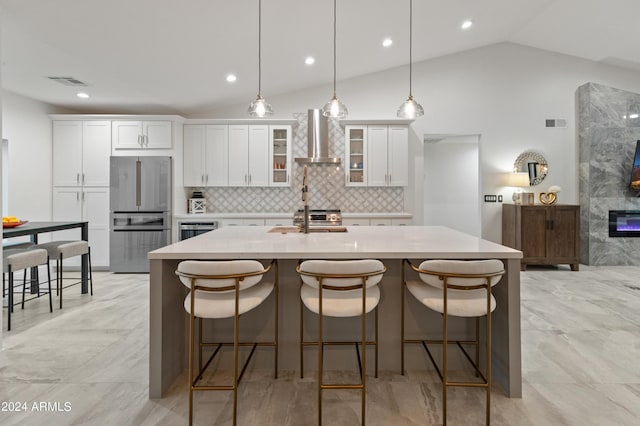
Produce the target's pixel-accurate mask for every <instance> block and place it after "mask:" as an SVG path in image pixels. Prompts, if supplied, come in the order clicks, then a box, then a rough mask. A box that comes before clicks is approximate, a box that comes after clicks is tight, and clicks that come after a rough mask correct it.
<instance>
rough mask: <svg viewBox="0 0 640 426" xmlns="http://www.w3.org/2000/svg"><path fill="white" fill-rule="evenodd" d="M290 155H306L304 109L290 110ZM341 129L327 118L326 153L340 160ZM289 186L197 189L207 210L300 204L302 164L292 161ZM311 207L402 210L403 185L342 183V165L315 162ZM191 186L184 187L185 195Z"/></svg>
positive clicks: (271, 209)
mask: <svg viewBox="0 0 640 426" xmlns="http://www.w3.org/2000/svg"><path fill="white" fill-rule="evenodd" d="M294 118H295V119H296V120H297V121H298V123H297V124H295V125H294V126H293V147H292V148H293V149H292V150H293V158H296V157H305V156H306V155H307V113H306V112H305V113H298V114H294ZM344 150H345V142H344V129H343V128H341V127H340V124H339V123H338V120H335V119H329V154H330V155H331V156H334V157H339V158H342V159H343V161H344ZM292 166H293V176H292V185H291V187H285V188H283V187H279V188H270V187H255V188H252V187H244V188H243V187H233V188H229V187H210V188H192V189H191V190H201V191H203V195H204V196H205V198H206V199H207V212H210V213H222V212H238V213H275V212H287V213H289V212H293V211H294V210H296V209H298V208H302V206H303V202H302V191H301V189H302V170H303V166H302V165H300V164H298V163H295V162H292ZM308 177H309V205H310V206H311V208H339V209H342V211H343V212H372V213H373V212H394V213H395V212H402V211H403V210H404V188H398V187H393V188H385V187H372V188H364V187H363V188H359V187H356V188H354V187H346V186H345V172H344V169H343V165H339V166H336V165H317V166H311V167H309V168H308ZM191 190H188V191H187V194H188V196H189V195H190V194H191Z"/></svg>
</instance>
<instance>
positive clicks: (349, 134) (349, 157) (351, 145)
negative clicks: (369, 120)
mask: <svg viewBox="0 0 640 426" xmlns="http://www.w3.org/2000/svg"><path fill="white" fill-rule="evenodd" d="M344 134H345V148H346V150H345V159H344V162H345V165H344V168H345V170H346V172H347V174H346V182H345V185H346V186H366V185H367V169H368V164H367V126H346V127H345V131H344Z"/></svg>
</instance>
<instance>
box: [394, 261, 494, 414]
mask: <svg viewBox="0 0 640 426" xmlns="http://www.w3.org/2000/svg"><path fill="white" fill-rule="evenodd" d="M405 265H409V266H410V268H411V269H412V270H413V271H415V272H417V273H418V276H419V278H420V279H418V280H416V279H406V278H405V271H404V270H405ZM502 275H504V265H503V264H502V262H501V261H499V260H496V259H490V260H477V261H464V260H427V261H424V262H422V263H421V264H420V266H419V267H416V266H414V265H413V264H412V263H411V262H410V261H408V260H406V259H405V260H404V261H403V266H402V283H403V286H402V316H401V338H402V346H401V362H402V365H401V372H402V374H404V345H405V343H421V344H422V346H423V347H424V349H425V350H426V351H427V354H428V356H429V359H430V360H431V362H432V363H433V365H434V367H435V369H436V371H437V373H438V375H439V376H440V379H441V380H442V384H443V386H442V418H443V424H445V425H446V423H447V387H449V386H464V387H480V388H484V389H485V391H486V413H485V416H486V418H485V421H486V423H487V424H489V422H490V415H491V312H493V311H494V310H495V308H496V299H495V298H494V297H493V295H492V294H491V287H493V286H495V285H496V284H497V283H498V282H499V281H500V279H501V278H502ZM405 287H406V288H407V289H408V290H409V293H411V294H412V295H413V296H414V297H415V298H416V299H417V300H418V301H419V302H420V303H422V304H423V305H425V306H426V307H428V308H429V309H431V310H433V311H435V312H438V313H440V314H442V318H443V320H442V340H421V339H418V340H416V339H406V338H405V327H404V316H405V315H404V310H405V290H404V289H405ZM449 316H454V317H473V318H475V322H476V324H475V337H474V339H473V340H449V339H448V336H447V332H448V327H447V324H448V323H447V318H448V317H449ZM480 317H485V318H486V329H485V336H486V343H485V349H486V354H485V361H486V364H485V371H484V374H482V372H481V371H480V369H479V368H480V367H479V358H480V343H479V337H478V331H479V318H480ZM434 343H435V344H441V345H442V370H440V368H439V367H438V365H437V364H436V361H435V358H434V356H433V355H432V354H431V351H430V350H429V347H428V345H427V344H434ZM451 343H454V344H457V345H458V347H459V348H460V349H461V350H462V351H463V352H464V354H465V356H466V359H467V360H469V362H470V363H471V365H472V366H473V367H474V369H475V372H476V375H477V376H479V377H480V378H481V381H480V382H478V381H476V382H460V381H451V380H450V379H449V377H448V375H447V374H448V373H447V345H448V344H451ZM463 345H473V346H474V347H475V362H474V361H473V360H472V359H471V357H470V356H469V354H468V353H467V351H466V350H465V348H464V347H463Z"/></svg>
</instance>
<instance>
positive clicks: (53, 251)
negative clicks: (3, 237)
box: [34, 240, 93, 309]
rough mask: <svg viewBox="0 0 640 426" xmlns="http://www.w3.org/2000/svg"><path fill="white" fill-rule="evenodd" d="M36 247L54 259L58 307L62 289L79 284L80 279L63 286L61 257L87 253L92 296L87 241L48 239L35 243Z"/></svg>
mask: <svg viewBox="0 0 640 426" xmlns="http://www.w3.org/2000/svg"><path fill="white" fill-rule="evenodd" d="M34 247H36V248H40V249H45V250H46V251H47V253H48V254H49V258H50V259H56V292H57V293H58V294H59V295H60V309H62V289H63V288H66V287H70V286H71V285H76V284H79V283H80V281H78V282H74V283H73V284H70V285H68V286H66V287H64V286H63V274H62V273H63V265H62V261H63V259H68V258H70V257H76V256H83V255H85V254H86V255H87V256H88V257H89V284H90V291H91V295H92V296H93V274H92V273H91V248H90V247H89V243H88V242H87V241H84V240H61V241H50V242H47V243H42V244H37V245H36V246H34Z"/></svg>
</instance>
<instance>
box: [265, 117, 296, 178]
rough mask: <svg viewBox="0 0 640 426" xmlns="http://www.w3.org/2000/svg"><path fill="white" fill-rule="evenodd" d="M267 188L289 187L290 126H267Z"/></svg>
mask: <svg viewBox="0 0 640 426" xmlns="http://www.w3.org/2000/svg"><path fill="white" fill-rule="evenodd" d="M269 158H270V160H271V166H270V169H271V173H270V177H269V186H290V185H291V126H275V125H271V126H269Z"/></svg>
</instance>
